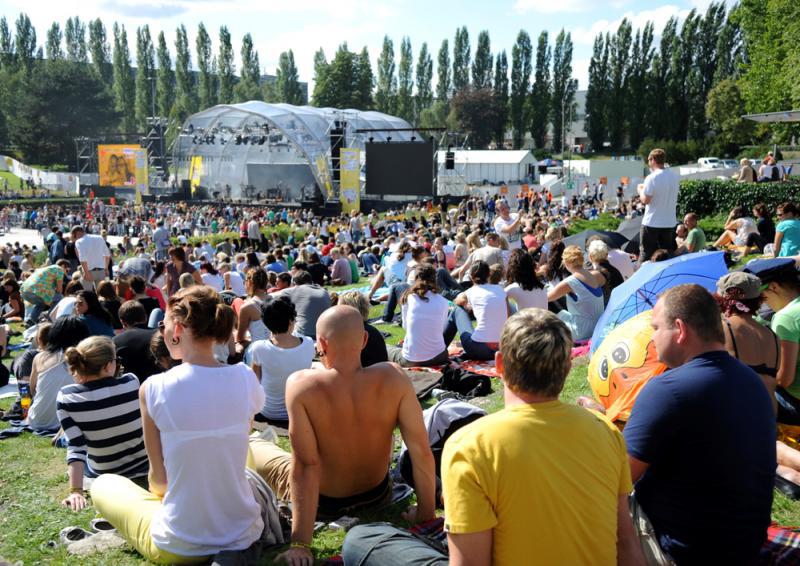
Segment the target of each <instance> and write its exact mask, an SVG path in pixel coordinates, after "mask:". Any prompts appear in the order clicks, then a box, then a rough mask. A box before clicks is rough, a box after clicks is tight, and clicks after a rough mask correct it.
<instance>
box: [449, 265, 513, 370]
mask: <svg viewBox="0 0 800 566" xmlns="http://www.w3.org/2000/svg"><path fill="white" fill-rule="evenodd" d="M489 275H490V267H489V264H488V263H486V262H485V261H482V260H478V261H474V262H473V263H472V265H471V267H470V269H469V276H470V279H471V280H472V287H470V288H469V289H467V290H466V291H464V292H463V293H461V294H460V295H458V297H456V299H455V301H453V302H454V303H455V305H456V306H455V307H454V308H453V310H452V311H451V312H450V317H449V319H448V322H447V327H446V328H445V331H444V342H445V346H449V345H450V343H451V342H452V341H453V338H455V336H456V334H458V336H459V339H460V340H461V347H462V348H464V357H466V358H467V359H470V360H492V359H494V354H495V352H497V347H498V342H499V341H500V333H501V332H502V330H503V324H504V323H505V322H506V319H507V318H508V313H509V311H510V307H509V306H508V300H507V299H506V293H505V290H504V289H503V287H502V286H500V285H497V284H492V283H490V282H489ZM470 315H472V316H474V317H475V321H476V326H475V328H474V329H473V328H472V318H471V316H470Z"/></svg>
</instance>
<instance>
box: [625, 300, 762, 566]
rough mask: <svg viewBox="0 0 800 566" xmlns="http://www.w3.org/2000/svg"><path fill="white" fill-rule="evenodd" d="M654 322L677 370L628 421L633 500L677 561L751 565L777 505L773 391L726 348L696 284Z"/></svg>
mask: <svg viewBox="0 0 800 566" xmlns="http://www.w3.org/2000/svg"><path fill="white" fill-rule="evenodd" d="M652 325H653V329H654V331H653V342H654V344H655V347H656V350H657V352H658V356H659V358H660V359H661V361H663V362H664V363H665V364H667V365H668V366H669V367H670V368H673V369H671V370H669V371H667V372H665V373H664V374H662V375H661V376H658V377H656V378H654V379H653V380H651V381H650V382H649V383H648V384H647V385H646V386H645V387H644V388H643V389H642V391H641V393H639V396H638V398H637V400H636V404H635V405H634V407H633V410H632V412H631V416H630V419H629V421H628V424H627V425H626V426H625V430H624V435H625V440H626V442H627V444H628V456H629V459H630V462H631V477H632V479H633V481H634V482H635V495H636V503H637V504H638V505H639V506H640V507H641V509H642V510H643V511H644V512H645V514H646V515H647V516H648V518H649V519H650V522H651V523H652V525H653V528H654V530H655V533H656V536H657V538H658V542H659V544H660V545H661V548H662V550H663V551H665V552H666V553H668V554H669V555H670V556H671V557H672V558H673V559H674V560H675V562H677V563H678V564H689V563H691V564H744V563H749V562H751V561H752V560H753V559H755V557H756V556H757V555H758V551H759V549H760V548H761V545H762V544H763V543H764V540H765V538H766V532H767V526H768V525H769V523H770V511H771V508H772V491H773V486H774V481H775V466H776V457H775V415H774V413H773V410H772V405H771V402H770V398H769V394H768V393H767V390H766V388H765V387H764V385H763V383H762V381H761V379H760V377H759V376H758V374H756V373H755V372H754V371H753V370H751V369H750V368H748V367H747V366H746V365H744V364H742V363H741V362H739V361H738V360H736V359H735V358H733V357H731V356H730V355H729V354H728V353H727V351H726V350H725V339H724V335H723V331H722V323H721V317H720V311H719V307H718V306H717V303H716V302H715V301H714V298H713V297H712V296H711V295H710V294H709V293H708V292H707V291H706V290H705V289H703V288H702V287H700V286H699V285H679V286H677V287H673V288H672V289H670V290H668V291H667V292H666V293H664V294H663V295H662V296H661V298H660V299H659V301H658V303H656V306H655V308H654V309H653V322H652Z"/></svg>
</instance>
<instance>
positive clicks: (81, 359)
mask: <svg viewBox="0 0 800 566" xmlns="http://www.w3.org/2000/svg"><path fill="white" fill-rule="evenodd" d="M65 358H66V362H67V366H68V367H69V371H70V373H71V374H72V376H73V378H74V379H75V382H76V383H75V384H74V385H66V386H64V387H63V388H62V389H61V391H60V392H59V393H58V401H57V411H58V419H59V421H60V422H61V427H62V428H63V429H64V434H65V435H66V437H67V466H68V469H67V473H68V475H69V496H68V497H67V498H66V499H64V501H63V502H62V503H63V504H64V505H65V506H67V507H70V508H71V509H72V510H74V511H78V510H80V509H83V508H84V507H86V498H85V497H84V495H83V487H84V477H87V478H96V477H97V476H98V475H100V474H118V475H121V476H125V477H128V478H132V479H133V478H140V477H141V478H143V477H147V471H148V469H149V466H148V461H147V453H146V452H145V449H144V437H143V435H142V416H141V413H140V412H139V380H138V379H137V377H136V376H135V375H133V374H132V373H128V374H125V375H123V376H122V377H116V372H117V357H116V350H115V348H114V343H113V342H112V341H111V339H110V338H108V337H107V336H92V337H90V338H86V339H85V340H82V341H81V342H80V343H79V344H78V345H77V346H76V347H73V348H69V349H68V350H67V351H66V353H65Z"/></svg>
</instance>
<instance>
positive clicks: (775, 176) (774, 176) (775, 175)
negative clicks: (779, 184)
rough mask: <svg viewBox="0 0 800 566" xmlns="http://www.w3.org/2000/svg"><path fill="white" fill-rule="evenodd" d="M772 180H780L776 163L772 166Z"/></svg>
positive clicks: (779, 170) (778, 167)
mask: <svg viewBox="0 0 800 566" xmlns="http://www.w3.org/2000/svg"><path fill="white" fill-rule="evenodd" d="M772 180H773V181H780V180H781V168H780V166H778V165H773V166H772Z"/></svg>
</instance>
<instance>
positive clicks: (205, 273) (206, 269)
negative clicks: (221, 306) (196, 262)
mask: <svg viewBox="0 0 800 566" xmlns="http://www.w3.org/2000/svg"><path fill="white" fill-rule="evenodd" d="M200 278H201V279H202V280H203V285H208V286H209V287H211V288H212V289H214V290H215V291H216V292H217V293H220V292H222V290H223V289H224V288H225V280H224V279H223V278H222V275H220V274H219V271H217V270H216V269H215V268H214V266H213V265H211V264H210V263H208V262H206V263H203V264H201V265H200Z"/></svg>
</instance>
